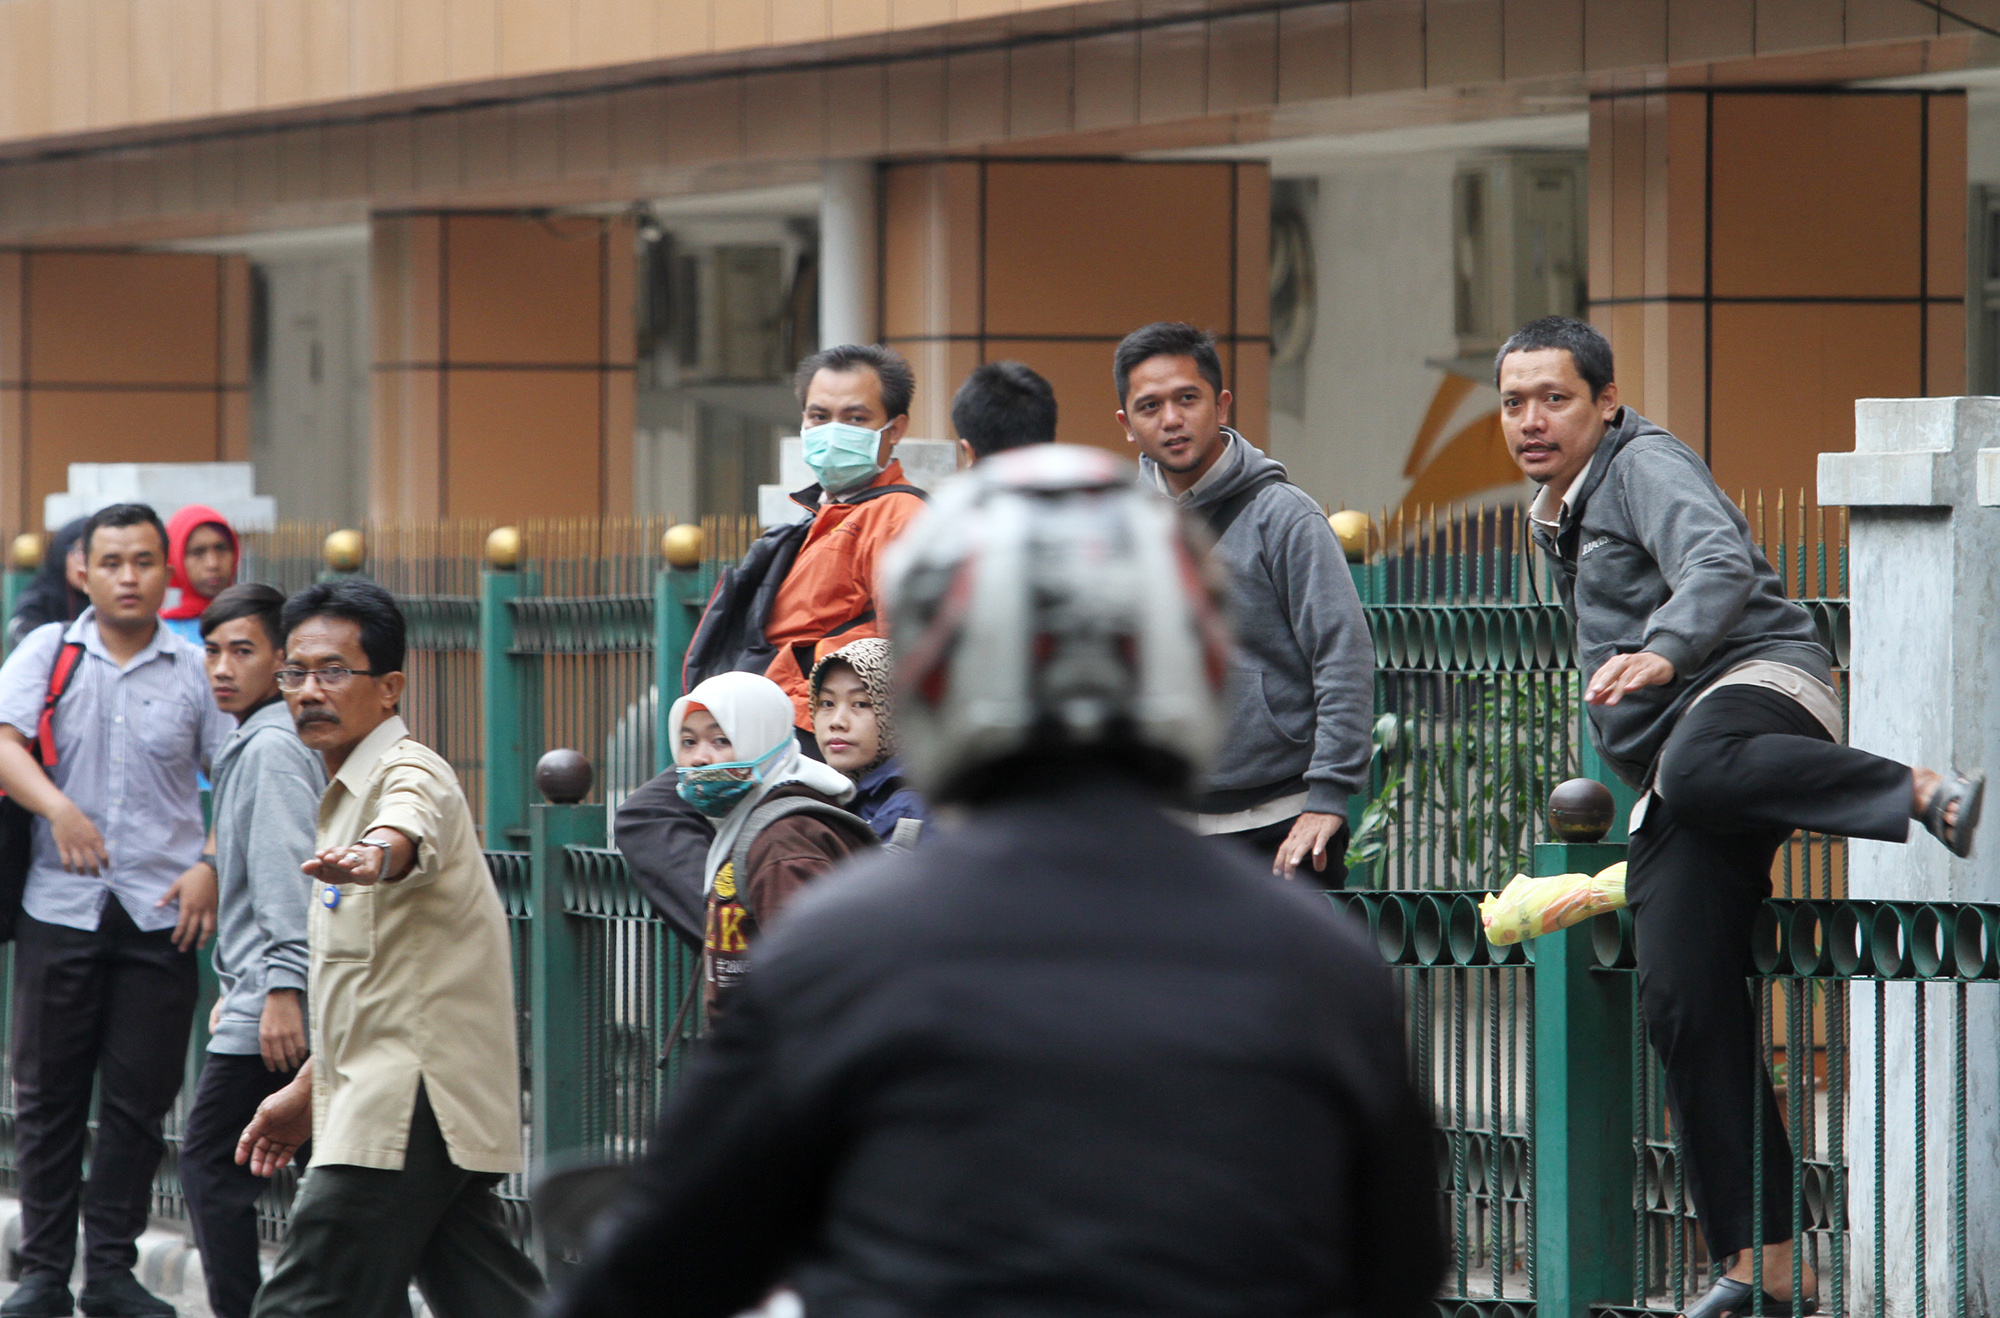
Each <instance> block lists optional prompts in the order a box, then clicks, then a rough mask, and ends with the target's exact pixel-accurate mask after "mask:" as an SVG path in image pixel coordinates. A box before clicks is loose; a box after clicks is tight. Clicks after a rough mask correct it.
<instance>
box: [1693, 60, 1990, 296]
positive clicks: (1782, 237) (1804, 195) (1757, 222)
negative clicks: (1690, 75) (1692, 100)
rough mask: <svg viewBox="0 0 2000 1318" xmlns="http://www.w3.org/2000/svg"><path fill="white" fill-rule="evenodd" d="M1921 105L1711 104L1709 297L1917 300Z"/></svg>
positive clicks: (1791, 100) (1725, 100)
mask: <svg viewBox="0 0 2000 1318" xmlns="http://www.w3.org/2000/svg"><path fill="white" fill-rule="evenodd" d="M1922 100H1923V98H1921V97H1918V96H1841V95H1828V96H1760V95H1749V96H1721V97H1717V98H1716V100H1715V131H1714V140H1715V168H1714V172H1713V178H1714V187H1715V193H1714V212H1715V219H1714V234H1715V239H1714V258H1715V293H1716V295H1717V296H1718V297H1855V296H1866V297H1910V296H1913V295H1915V294H1916V293H1917V292H1918V275H1919V270H1920V267H1921V264H1922V252H1923V244H1922V241H1921V235H1922V224H1923V211H1924V197H1923V188H1922V186H1921V182H1920V180H1921V169H1922V152H1921V141H1922V138H1921V127H1922V117H1923V104H1922ZM1960 157H1961V160H1962V159H1963V151H1962V150H1961V152H1960ZM1959 173H1960V174H1961V175H1963V173H1964V169H1963V167H1962V165H1961V168H1960V170H1959Z"/></svg>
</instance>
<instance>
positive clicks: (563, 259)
mask: <svg viewBox="0 0 2000 1318" xmlns="http://www.w3.org/2000/svg"><path fill="white" fill-rule="evenodd" d="M372 239H373V241H372V245H371V263H372V265H373V282H374V289H375V299H374V301H375V317H376V321H375V406H374V422H373V424H374V429H375V434H374V440H375V442H374V450H375V452H374V470H373V479H372V481H371V493H370V505H371V508H372V510H373V512H374V515H375V516H377V517H381V518H397V517H407V518H435V517H469V518H490V519H495V520H504V519H509V518H518V517H525V516H529V515H539V516H580V517H591V516H609V515H617V514H621V513H627V512H629V511H630V500H631V485H632V430H633V424H634V406H635V402H634V394H633V360H634V358H633V354H634V342H633V336H634V333H635V329H636V325H635V321H634V315H633V307H632V281H633V278H634V269H633V256H632V230H631V225H630V222H629V221H627V220H624V219H622V218H614V219H594V218H575V217H567V218H561V219H557V218H551V217H548V216H540V215H531V214H519V213H504V214H494V213H486V212H470V211H444V212H418V213H395V214H384V215H378V216H377V217H376V218H375V221H374V226H373V234H372Z"/></svg>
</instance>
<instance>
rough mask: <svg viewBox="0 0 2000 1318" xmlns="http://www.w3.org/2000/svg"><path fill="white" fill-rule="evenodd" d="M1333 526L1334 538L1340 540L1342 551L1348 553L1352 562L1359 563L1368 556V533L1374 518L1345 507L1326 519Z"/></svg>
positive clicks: (1348, 558) (1348, 559)
mask: <svg viewBox="0 0 2000 1318" xmlns="http://www.w3.org/2000/svg"><path fill="white" fill-rule="evenodd" d="M1326 523H1327V525H1328V526H1331V527H1332V528H1333V534H1334V538H1335V539H1337V540H1339V541H1340V551H1341V552H1342V553H1344V554H1346V555H1347V561H1348V562H1350V563H1359V562H1362V561H1363V560H1365V559H1366V558H1367V557H1368V533H1369V531H1370V530H1371V529H1372V528H1373V526H1374V519H1373V518H1371V517H1370V516H1369V515H1368V514H1367V513H1364V512H1360V511H1358V510H1356V509H1353V508H1343V509H1341V510H1340V511H1339V512H1337V513H1335V514H1333V515H1332V516H1331V517H1328V518H1327V519H1326Z"/></svg>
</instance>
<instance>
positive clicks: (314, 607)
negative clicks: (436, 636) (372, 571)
mask: <svg viewBox="0 0 2000 1318" xmlns="http://www.w3.org/2000/svg"><path fill="white" fill-rule="evenodd" d="M313 618H344V619H346V620H347V621H348V622H351V623H353V624H355V625H356V626H358V627H359V628H361V652H362V653H363V654H365V655H367V656H368V666H369V667H370V668H372V669H374V670H375V671H376V672H377V673H378V674H379V673H400V672H402V671H403V652H404V650H405V649H406V648H408V643H407V641H406V640H405V636H406V631H407V629H406V627H405V624H404V622H403V611H402V610H401V609H400V608H398V607H396V597H395V596H393V595H391V594H390V593H389V592H388V591H386V590H384V589H382V588H381V587H380V586H378V585H376V584H375V583H374V582H372V581H360V580H356V579H354V578H351V577H350V578H348V579H347V580H345V581H322V582H319V583H317V584H315V585H311V586H307V587H306V588H305V589H304V590H302V591H300V592H299V593H298V594H296V595H294V596H292V597H291V598H290V599H288V600H286V601H285V616H284V618H283V619H282V623H283V626H284V631H285V640H286V643H287V644H289V643H290V641H291V638H292V633H293V632H295V631H297V630H298V629H299V626H300V624H302V623H304V622H306V621H308V620H310V619H313Z"/></svg>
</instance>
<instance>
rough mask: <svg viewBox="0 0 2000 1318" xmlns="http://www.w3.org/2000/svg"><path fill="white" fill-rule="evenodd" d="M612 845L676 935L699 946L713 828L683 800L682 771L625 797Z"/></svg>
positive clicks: (671, 771) (669, 772)
mask: <svg viewBox="0 0 2000 1318" xmlns="http://www.w3.org/2000/svg"><path fill="white" fill-rule="evenodd" d="M611 839H612V845H613V846H616V847H617V848H618V850H619V851H621V852H623V853H624V856H625V865H626V868H627V869H629V870H631V871H632V880H633V882H635V883H637V884H638V885H639V891H640V892H642V893H644V894H646V900H647V901H649V902H651V903H652V904H653V909H654V910H655V911H657V912H659V915H660V918H661V919H663V920H665V921H666V922H667V925H668V927H669V928H671V929H672V930H673V931H674V932H675V933H677V934H679V935H680V936H681V937H682V938H685V939H686V940H687V941H688V942H690V943H693V944H694V945H695V946H696V947H700V946H701V939H702V910H703V907H704V905H705V903H706V902H707V897H706V896H705V895H704V894H703V892H702V888H703V887H704V884H703V881H702V865H703V864H704V863H705V862H706V861H707V859H708V847H709V844H710V843H711V842H713V841H715V824H714V823H713V822H711V821H710V819H709V818H708V816H707V815H704V814H703V813H702V812H701V811H699V810H697V809H695V808H694V807H693V806H691V805H689V804H688V803H687V802H686V801H684V800H682V799H681V794H680V771H679V770H677V769H669V770H667V771H666V772H665V773H663V774H661V775H659V776H658V777H657V778H654V779H652V780H651V781H650V782H648V783H646V784H645V785H644V786H643V787H640V788H639V789H637V790H636V791H634V792H633V793H632V794H631V795H630V796H627V797H626V798H625V803H624V804H623V805H621V806H619V807H618V815H617V818H615V819H614V820H613V821H612V824H611Z"/></svg>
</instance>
